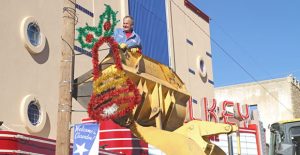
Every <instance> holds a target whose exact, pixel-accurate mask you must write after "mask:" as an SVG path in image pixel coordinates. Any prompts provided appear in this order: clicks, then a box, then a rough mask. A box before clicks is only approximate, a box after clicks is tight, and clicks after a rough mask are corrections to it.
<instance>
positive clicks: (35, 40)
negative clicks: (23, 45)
mask: <svg viewBox="0 0 300 155" xmlns="http://www.w3.org/2000/svg"><path fill="white" fill-rule="evenodd" d="M27 35H28V38H29V41H30V43H31V44H32V45H33V46H38V45H40V43H41V35H40V28H39V26H38V25H37V24H36V23H30V24H29V25H28V27H27Z"/></svg>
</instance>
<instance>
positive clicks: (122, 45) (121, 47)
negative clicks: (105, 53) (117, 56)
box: [119, 43, 127, 51]
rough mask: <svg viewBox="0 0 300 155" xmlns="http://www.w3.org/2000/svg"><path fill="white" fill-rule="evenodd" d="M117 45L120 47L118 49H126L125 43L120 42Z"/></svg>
mask: <svg viewBox="0 0 300 155" xmlns="http://www.w3.org/2000/svg"><path fill="white" fill-rule="evenodd" d="M119 47H120V49H122V50H124V51H125V50H126V49H127V44H125V43H121V44H119Z"/></svg>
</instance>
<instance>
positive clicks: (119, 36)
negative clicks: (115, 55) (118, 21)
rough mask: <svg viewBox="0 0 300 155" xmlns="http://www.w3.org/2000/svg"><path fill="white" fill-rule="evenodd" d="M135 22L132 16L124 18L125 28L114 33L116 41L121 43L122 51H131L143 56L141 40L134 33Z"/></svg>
mask: <svg viewBox="0 0 300 155" xmlns="http://www.w3.org/2000/svg"><path fill="white" fill-rule="evenodd" d="M133 25H134V20H133V18H132V17H131V16H125V17H124V18H123V28H118V29H116V30H115V32H114V35H113V37H114V39H115V40H116V41H117V42H118V43H119V46H120V48H121V49H127V48H128V49H131V50H130V51H131V52H134V53H135V52H138V53H140V54H141V48H142V46H141V39H140V36H139V35H138V34H136V33H135V32H134V31H133Z"/></svg>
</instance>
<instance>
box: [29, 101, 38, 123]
mask: <svg viewBox="0 0 300 155" xmlns="http://www.w3.org/2000/svg"><path fill="white" fill-rule="evenodd" d="M27 114H28V118H29V121H30V123H31V124H32V125H37V124H39V123H40V115H41V111H40V106H39V104H38V103H37V102H36V101H31V102H30V103H29V105H28V112H27Z"/></svg>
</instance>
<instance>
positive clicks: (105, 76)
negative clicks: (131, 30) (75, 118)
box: [77, 5, 141, 122]
mask: <svg viewBox="0 0 300 155" xmlns="http://www.w3.org/2000/svg"><path fill="white" fill-rule="evenodd" d="M105 6H106V9H105V12H104V13H103V14H102V15H100V21H99V24H98V26H97V27H92V26H89V25H86V26H84V27H81V28H78V29H77V31H78V32H79V35H78V37H77V40H78V42H79V43H80V45H81V47H82V48H87V49H92V63H93V93H92V96H91V99H90V102H89V105H88V113H89V117H90V118H92V119H94V120H97V121H98V122H100V121H102V120H106V119H115V118H120V117H122V116H124V115H126V114H127V113H129V112H131V111H132V110H133V108H134V107H135V106H136V105H137V104H139V103H140V102H141V95H140V93H139V91H138V89H137V87H136V86H135V84H134V82H133V81H132V80H131V79H129V78H128V77H127V75H126V73H125V71H124V70H123V67H122V63H121V58H120V54H119V45H118V43H117V42H116V41H115V40H114V38H113V37H112V35H113V32H114V28H115V26H116V24H117V23H118V21H117V19H116V14H117V12H114V11H113V10H112V9H111V7H110V6H109V5H105ZM104 43H107V44H108V45H109V46H110V51H111V53H112V57H113V59H114V61H115V65H114V67H109V68H108V69H106V70H104V71H101V70H99V60H98V49H99V47H100V46H102V45H103V44H104ZM100 68H101V67H100Z"/></svg>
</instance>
